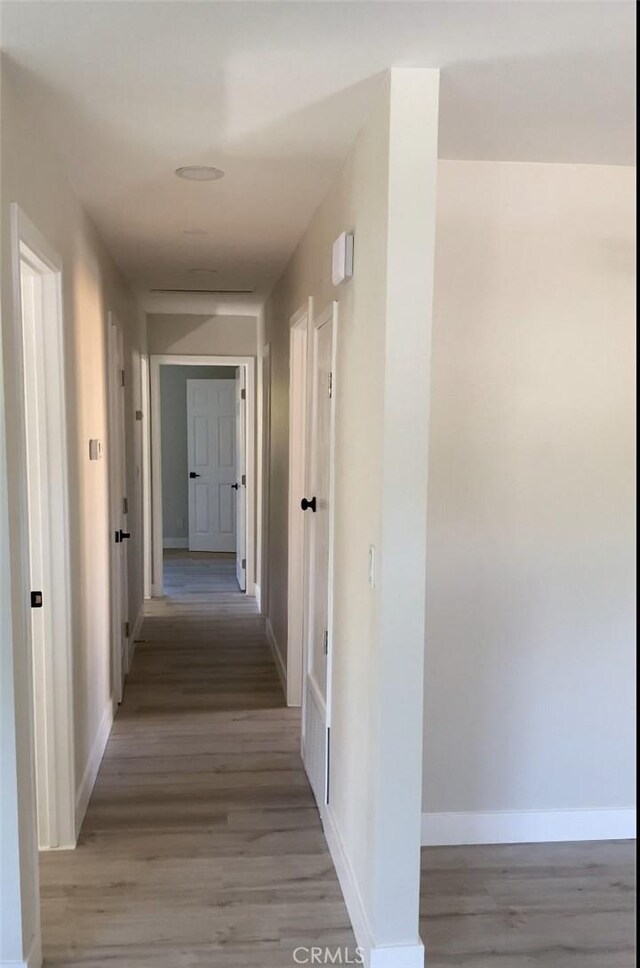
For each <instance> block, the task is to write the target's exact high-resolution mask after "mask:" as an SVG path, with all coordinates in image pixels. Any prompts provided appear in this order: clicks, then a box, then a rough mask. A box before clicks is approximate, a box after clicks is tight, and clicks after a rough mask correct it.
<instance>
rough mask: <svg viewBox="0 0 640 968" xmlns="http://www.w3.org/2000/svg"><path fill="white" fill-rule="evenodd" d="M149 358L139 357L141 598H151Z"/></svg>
mask: <svg viewBox="0 0 640 968" xmlns="http://www.w3.org/2000/svg"><path fill="white" fill-rule="evenodd" d="M150 392H151V391H150V387H149V357H148V356H141V357H140V404H141V407H142V428H141V436H142V441H141V447H142V555H143V589H142V595H143V598H145V599H148V598H151V571H152V562H151V529H152V524H151V404H150Z"/></svg>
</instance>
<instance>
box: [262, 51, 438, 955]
mask: <svg viewBox="0 0 640 968" xmlns="http://www.w3.org/2000/svg"><path fill="white" fill-rule="evenodd" d="M437 113H438V112H437V72H434V71H419V70H417V71H411V70H408V71H401V70H400V71H391V72H390V74H389V75H388V76H387V77H386V79H383V78H381V89H380V95H379V98H378V100H377V101H376V103H375V106H374V108H373V110H372V112H371V114H370V116H369V119H368V121H367V123H366V124H365V126H364V127H363V129H362V131H361V132H360V134H359V136H358V138H357V141H356V143H355V146H354V148H353V150H352V152H351V154H350V156H349V158H348V159H347V161H346V163H345V165H344V167H343V169H342V171H341V173H340V175H339V176H338V177H337V178H336V180H335V181H334V183H333V185H332V186H331V188H330V190H329V192H328V194H327V196H326V197H325V199H324V200H323V202H322V204H321V205H320V206H319V208H318V209H317V211H316V213H315V215H314V217H313V219H312V221H311V223H310V225H309V227H308V229H307V231H306V232H305V235H304V236H303V238H302V240H301V242H300V244H299V246H298V248H297V250H296V252H295V254H294V256H293V258H292V259H291V261H290V263H289V265H288V266H287V268H286V270H285V272H284V274H283V276H282V277H281V279H280V280H279V282H278V284H277V285H276V287H275V288H274V290H273V292H272V293H271V296H270V298H269V300H268V302H267V304H266V310H265V319H264V328H263V331H262V332H261V334H260V343H261V345H263V344H264V343H267V342H268V343H270V347H271V372H272V385H271V455H270V501H269V509H268V513H269V522H268V531H269V563H268V564H269V594H268V602H267V605H266V611H267V614H268V616H269V618H270V620H271V625H272V627H273V631H274V635H275V638H276V639H277V645H278V648H279V649H280V651H281V654H282V656H283V659H284V658H285V657H286V650H287V621H286V618H287V553H288V552H287V540H288V538H287V506H288V501H287V498H288V495H287V491H288V433H289V428H288V422H289V420H288V406H289V321H290V318H291V316H292V315H293V314H294V313H295V312H296V311H297V310H298V309H300V308H301V307H302V306H305V305H306V301H307V299H308V297H309V296H312V297H313V300H314V313H315V315H319V314H320V313H322V312H323V311H324V310H325V309H326V308H327V306H329V305H330V304H331V302H332V300H337V301H338V304H339V305H338V329H337V367H336V369H337V372H336V373H335V374H334V386H335V395H336V453H335V477H336V485H335V486H336V492H335V505H334V509H335V525H334V528H335V530H334V535H335V572H334V577H333V589H332V590H333V596H334V597H333V603H334V618H333V645H332V650H333V675H332V689H333V693H332V721H331V756H330V763H331V779H330V789H331V802H330V806H329V808H328V810H327V814H328V817H329V820H328V823H327V825H326V829H328V830H329V831H330V834H329V838H330V843H331V842H332V840H331V836H332V834H331V831H333V837H334V840H333V847H332V852H333V854H334V859H335V858H336V857H338V861H337V863H338V866H339V858H340V857H341V856H342V857H345V858H346V860H345V861H343V868H344V866H345V865H348V866H349V869H350V872H351V873H350V875H349V876H344V869H343V870H342V875H343V876H341V883H342V884H343V889H345V895H346V898H347V905H348V906H349V910H350V913H351V916H352V918H353V920H354V927H355V928H356V934H358V933H360V939H361V938H362V937H363V936H364V935H366V934H367V933H368V934H369V941H370V942H371V944H372V945H373V946H376V945H379V946H385V945H391V946H394V945H397V946H398V948H402V947H405V946H406V949H407V950H404V951H403V953H402V954H401V955H400V954H399V952H397V951H396V952H395V956H396V957H397V959H398V962H399V963H400V959H402V961H401V963H402V964H403V965H409V964H411V965H413V964H418V963H420V964H422V959H423V953H422V952H421V949H420V945H419V943H418V941H419V939H418V937H417V897H418V886H417V879H416V878H417V874H418V869H417V865H418V861H419V838H420V832H419V812H420V808H419V800H420V782H419V776H420V757H421V752H420V746H421V744H419V743H415V741H416V740H419V738H420V737H419V734H420V733H421V721H422V688H421V671H422V656H423V652H424V624H423V621H424V568H425V556H426V550H425V540H426V538H425V528H426V466H427V450H426V446H425V447H419V446H416V440H426V433H427V414H428V383H429V363H428V358H429V337H430V318H431V297H432V291H431V274H430V272H429V269H428V265H429V263H430V261H431V262H432V260H433V231H434V228H435V168H436V155H435V152H436V131H437ZM416 172H420V177H419V179H417V178H416ZM345 230H346V231H353V232H354V233H355V268H354V276H353V279H352V280H351V281H349V282H347V283H345V284H343V285H342V286H340V287H338V288H336V287H334V286H333V284H332V281H331V248H332V243H333V241H334V239H336V238H337V236H338V235H339V234H340V233H341V232H342V231H345ZM425 266H426V267H427V268H426V269H425ZM416 306H419V307H421V308H420V311H419V312H416V311H415V307H416ZM418 428H420V433H421V434H422V436H418ZM399 535H402V542H401V544H399V543H398V541H397V540H396V539H397V537H398V536H399ZM370 544H374V545H375V546H376V547H377V550H378V557H377V561H378V573H377V576H376V587H375V588H372V587H371V586H370V584H369V566H368V560H369V546H370ZM418 711H419V712H418ZM412 724H413V725H412ZM400 790H401V791H402V795H401V796H398V791H400ZM416 809H417V814H416V812H415V811H416ZM392 842H393V843H392ZM336 843H339V844H340V847H339V848H337V847H336ZM351 879H352V880H351ZM354 884H355V886H354ZM361 912H364V914H362V913H361ZM363 918H364V920H365V922H366V925H367V927H363V923H362V922H363ZM409 949H411V950H410V951H409ZM385 956H386V957H387V958H389V959H392V957H393V955H392V954H391V952H390V950H387V951H386V953H385ZM407 959H409V960H407ZM410 959H415V960H410ZM385 963H389V964H391V960H389V961H388V962H385Z"/></svg>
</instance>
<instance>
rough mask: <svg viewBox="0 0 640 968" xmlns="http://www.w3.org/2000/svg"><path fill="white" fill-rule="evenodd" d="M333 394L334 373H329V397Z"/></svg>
mask: <svg viewBox="0 0 640 968" xmlns="http://www.w3.org/2000/svg"><path fill="white" fill-rule="evenodd" d="M332 396H333V373H329V399H331V397H332Z"/></svg>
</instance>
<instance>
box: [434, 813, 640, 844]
mask: <svg viewBox="0 0 640 968" xmlns="http://www.w3.org/2000/svg"><path fill="white" fill-rule="evenodd" d="M635 835H636V811H635V810H634V809H630V810H518V811H514V812H511V813H509V812H494V813H423V814H422V846H423V847H444V846H454V845H461V844H537V843H547V842H548V843H552V842H561V841H572V840H575V841H578V840H632V839H633V838H635Z"/></svg>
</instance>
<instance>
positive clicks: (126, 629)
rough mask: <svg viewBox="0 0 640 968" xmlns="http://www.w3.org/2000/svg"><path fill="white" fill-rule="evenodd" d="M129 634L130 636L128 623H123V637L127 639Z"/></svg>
mask: <svg viewBox="0 0 640 968" xmlns="http://www.w3.org/2000/svg"><path fill="white" fill-rule="evenodd" d="M130 634H131V629H130V628H129V623H128V622H125V623H124V637H125V639H128V638H129V635H130Z"/></svg>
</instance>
